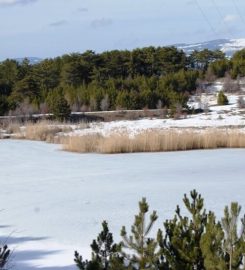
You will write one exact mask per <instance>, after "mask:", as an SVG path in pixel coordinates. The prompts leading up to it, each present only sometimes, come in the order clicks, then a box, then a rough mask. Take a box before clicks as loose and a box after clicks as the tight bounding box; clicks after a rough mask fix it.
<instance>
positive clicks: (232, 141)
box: [61, 129, 245, 154]
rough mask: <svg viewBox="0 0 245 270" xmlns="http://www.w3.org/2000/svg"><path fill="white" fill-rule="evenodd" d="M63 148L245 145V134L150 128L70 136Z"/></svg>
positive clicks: (120, 150) (172, 148) (152, 149)
mask: <svg viewBox="0 0 245 270" xmlns="http://www.w3.org/2000/svg"><path fill="white" fill-rule="evenodd" d="M61 143H62V144H63V149H64V150H66V151H71V152H79V153H90V152H93V153H107V154H114V153H135V152H164V151H183V150H194V149H216V148H245V133H242V132H240V131H236V130H229V131H226V130H217V129H215V130H213V129H210V130H205V131H199V132H198V131H194V130H193V131H148V132H144V133H141V134H138V135H135V136H134V137H130V136H129V135H128V134H111V135H110V136H109V137H103V136H100V135H98V134H94V135H85V136H77V137H76V136H70V137H65V138H63V139H62V140H61Z"/></svg>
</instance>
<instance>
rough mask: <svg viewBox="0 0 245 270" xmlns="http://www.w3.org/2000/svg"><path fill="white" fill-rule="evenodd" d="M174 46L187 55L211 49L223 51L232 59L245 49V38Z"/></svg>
mask: <svg viewBox="0 0 245 270" xmlns="http://www.w3.org/2000/svg"><path fill="white" fill-rule="evenodd" d="M174 46H176V47H177V48H179V49H182V50H183V51H184V52H185V53H187V54H190V53H192V52H193V51H194V50H197V51H201V50H204V49H209V50H221V51H222V52H224V53H225V54H226V55H227V56H228V57H230V56H232V55H233V54H234V53H235V52H236V51H239V50H242V49H244V48H245V38H240V39H217V40H211V41H206V42H200V43H194V44H175V45H174Z"/></svg>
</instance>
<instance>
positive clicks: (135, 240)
mask: <svg viewBox="0 0 245 270" xmlns="http://www.w3.org/2000/svg"><path fill="white" fill-rule="evenodd" d="M148 211H149V206H148V204H147V202H146V199H145V198H143V199H142V200H141V201H140V202H139V214H138V215H136V216H135V221H134V224H133V225H132V227H131V232H132V235H130V236H128V235H127V232H126V228H125V226H123V227H122V230H121V236H122V238H123V241H122V243H121V245H122V248H123V250H122V254H123V256H124V257H125V258H126V259H127V260H128V262H130V264H131V265H132V266H133V267H134V269H139V270H144V269H156V267H157V264H158V262H159V257H160V249H159V247H158V242H157V240H156V239H153V238H149V237H148V235H149V233H150V231H151V229H152V227H153V225H154V223H155V221H156V220H157V218H158V217H157V214H156V211H153V212H152V214H151V215H150V221H149V223H148V224H146V214H147V213H148ZM158 234H160V232H159V233H158ZM125 249H129V253H126V252H125Z"/></svg>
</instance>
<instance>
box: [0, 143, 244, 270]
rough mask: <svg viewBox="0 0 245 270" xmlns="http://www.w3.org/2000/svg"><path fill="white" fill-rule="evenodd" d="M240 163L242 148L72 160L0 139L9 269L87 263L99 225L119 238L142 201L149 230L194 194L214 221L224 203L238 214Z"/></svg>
mask: <svg viewBox="0 0 245 270" xmlns="http://www.w3.org/2000/svg"><path fill="white" fill-rule="evenodd" d="M244 157H245V150H244V149H236V150H235V149H226V150H205V151H189V152H178V153H176V152H172V153H171V152H168V153H149V154H146V153H144V154H119V155H97V154H73V153H67V152H62V151H59V146H57V145H51V144H46V143H41V142H31V141H15V140H1V141H0V181H1V196H0V205H1V209H3V210H2V211H1V214H0V215H1V226H0V231H1V241H2V242H4V241H5V240H6V242H7V243H8V244H9V245H10V247H11V248H13V247H14V248H15V250H14V254H13V256H12V262H11V263H12V264H13V265H16V267H15V268H16V269H21V270H30V269H32V270H33V269H34V270H35V269H44V270H58V269H60V270H70V269H75V267H74V265H73V252H74V250H76V249H77V250H79V251H80V252H81V253H82V254H83V255H84V256H85V257H89V255H90V251H89V244H90V243H91V241H92V239H93V238H95V237H96V236H97V234H98V232H99V231H100V229H101V228H100V224H101V222H102V221H103V220H104V219H106V220H107V221H108V222H109V226H110V228H111V230H112V232H113V233H114V235H115V238H116V240H120V238H119V234H120V228H121V226H122V225H126V226H127V228H129V227H130V225H131V224H132V222H133V219H134V214H135V213H137V202H138V201H139V200H140V199H141V198H142V197H143V196H146V197H147V199H148V201H149V203H150V207H151V209H155V210H157V212H158V215H159V220H158V224H157V226H156V227H162V222H163V220H164V219H166V218H171V217H173V215H174V210H175V207H176V205H177V204H180V205H181V206H182V205H183V204H182V197H183V194H184V193H188V192H189V191H190V190H191V189H193V188H196V189H197V190H198V191H199V192H201V193H202V195H203V196H204V197H205V200H206V208H207V209H210V210H215V211H216V213H217V215H218V216H221V215H222V211H223V207H224V206H225V205H226V204H229V203H230V202H231V201H238V202H239V203H240V204H241V205H242V207H243V213H244V211H245V197H244V190H245V181H244V174H245V167H244ZM6 237H7V239H6Z"/></svg>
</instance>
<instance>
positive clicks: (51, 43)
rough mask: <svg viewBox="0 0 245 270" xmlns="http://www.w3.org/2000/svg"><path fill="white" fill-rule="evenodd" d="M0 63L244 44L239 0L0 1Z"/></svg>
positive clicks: (244, 14)
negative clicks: (229, 41) (222, 41)
mask: <svg viewBox="0 0 245 270" xmlns="http://www.w3.org/2000/svg"><path fill="white" fill-rule="evenodd" d="M0 25H1V27H0V59H5V58H7V57H9V58H14V57H25V56H37V57H42V58H44V57H54V56H58V55H62V54H64V53H71V52H83V51H85V50H88V49H92V50H95V51H96V52H101V51H105V50H112V49H132V48H136V47H143V46H149V45H154V46H164V45H170V44H175V43H192V42H200V41H207V40H213V39H219V38H243V37H244V38H245V1H244V0H168V1H167V0H0Z"/></svg>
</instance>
